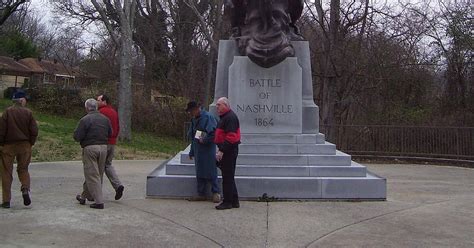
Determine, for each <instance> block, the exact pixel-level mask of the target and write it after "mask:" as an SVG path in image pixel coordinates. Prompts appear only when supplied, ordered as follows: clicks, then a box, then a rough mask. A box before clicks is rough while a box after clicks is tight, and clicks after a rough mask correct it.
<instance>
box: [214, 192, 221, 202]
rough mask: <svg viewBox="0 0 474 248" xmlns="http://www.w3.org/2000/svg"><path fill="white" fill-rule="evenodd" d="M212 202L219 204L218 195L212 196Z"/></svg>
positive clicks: (219, 197) (219, 198)
mask: <svg viewBox="0 0 474 248" xmlns="http://www.w3.org/2000/svg"><path fill="white" fill-rule="evenodd" d="M212 202H214V203H219V202H221V195H219V193H214V194H212Z"/></svg>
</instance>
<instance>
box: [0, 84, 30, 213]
mask: <svg viewBox="0 0 474 248" xmlns="http://www.w3.org/2000/svg"><path fill="white" fill-rule="evenodd" d="M13 102H14V103H15V104H14V105H13V106H11V107H9V108H7V109H6V110H5V111H4V112H3V115H2V117H1V118H0V145H3V150H2V152H1V153H2V156H1V157H2V158H1V159H2V161H1V163H0V174H2V195H3V202H2V205H1V206H2V207H3V208H10V198H11V187H12V181H13V162H14V160H15V158H16V161H17V172H18V178H19V179H20V182H21V192H22V196H23V204H24V205H25V206H28V205H30V204H31V199H30V194H29V192H30V174H29V172H28V166H29V164H30V161H31V147H32V146H33V145H34V144H35V142H36V137H37V136H38V125H37V124H36V120H35V119H34V118H33V114H32V112H31V110H29V109H28V108H26V107H25V106H26V95H25V92H24V91H17V92H16V93H15V94H14V95H13Z"/></svg>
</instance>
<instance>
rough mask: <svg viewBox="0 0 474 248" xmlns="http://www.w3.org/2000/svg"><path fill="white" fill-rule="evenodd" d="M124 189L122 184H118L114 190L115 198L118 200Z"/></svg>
mask: <svg viewBox="0 0 474 248" xmlns="http://www.w3.org/2000/svg"><path fill="white" fill-rule="evenodd" d="M124 189H125V187H123V185H120V186H118V188H117V190H116V191H115V200H120V198H122V195H123V190H124Z"/></svg>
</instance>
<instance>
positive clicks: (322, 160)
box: [180, 151, 351, 166]
mask: <svg viewBox="0 0 474 248" xmlns="http://www.w3.org/2000/svg"><path fill="white" fill-rule="evenodd" d="M188 154H189V152H186V151H183V152H181V153H180V162H181V163H183V164H193V163H194V161H193V160H191V159H189V156H188ZM237 164H238V165H296V166H298V165H300V166H301V165H314V166H350V165H351V156H350V155H348V154H345V153H343V152H340V151H336V154H334V155H324V154H322V155H313V154H249V153H247V154H239V156H238V157H237Z"/></svg>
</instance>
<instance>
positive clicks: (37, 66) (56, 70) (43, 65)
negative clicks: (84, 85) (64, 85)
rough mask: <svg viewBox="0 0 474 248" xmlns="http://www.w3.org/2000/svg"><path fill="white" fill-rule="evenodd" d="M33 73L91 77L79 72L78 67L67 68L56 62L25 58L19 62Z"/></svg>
mask: <svg viewBox="0 0 474 248" xmlns="http://www.w3.org/2000/svg"><path fill="white" fill-rule="evenodd" d="M20 63H22V64H24V65H25V66H27V67H28V68H30V70H31V71H32V72H34V73H47V74H51V75H67V76H75V77H91V75H89V74H87V73H85V72H83V71H81V70H80V69H79V67H72V66H67V65H65V64H63V63H61V62H58V61H56V60H55V61H50V60H44V59H42V60H40V59H36V58H25V59H22V60H20Z"/></svg>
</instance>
